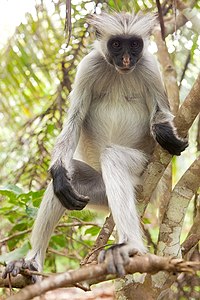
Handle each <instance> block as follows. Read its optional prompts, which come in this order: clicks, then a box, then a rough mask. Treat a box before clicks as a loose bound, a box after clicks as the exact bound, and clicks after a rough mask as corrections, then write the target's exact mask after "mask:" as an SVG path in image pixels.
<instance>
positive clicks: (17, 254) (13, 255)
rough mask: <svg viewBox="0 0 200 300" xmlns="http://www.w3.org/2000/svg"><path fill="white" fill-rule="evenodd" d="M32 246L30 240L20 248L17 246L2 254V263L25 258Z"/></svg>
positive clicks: (0, 259)
mask: <svg viewBox="0 0 200 300" xmlns="http://www.w3.org/2000/svg"><path fill="white" fill-rule="evenodd" d="M30 248H31V246H30V243H29V242H25V243H24V245H23V246H22V247H20V248H17V249H15V250H13V251H11V252H9V253H6V254H3V255H0V263H1V264H3V263H4V262H6V263H8V262H10V261H12V260H18V259H20V258H23V257H24V256H25V255H26V254H27V252H28V250H29V249H30Z"/></svg>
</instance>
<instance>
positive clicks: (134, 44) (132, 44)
mask: <svg viewBox="0 0 200 300" xmlns="http://www.w3.org/2000/svg"><path fill="white" fill-rule="evenodd" d="M139 47H140V42H139V41H136V40H135V41H132V42H131V48H135V49H137V48H139Z"/></svg>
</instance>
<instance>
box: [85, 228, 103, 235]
mask: <svg viewBox="0 0 200 300" xmlns="http://www.w3.org/2000/svg"><path fill="white" fill-rule="evenodd" d="M99 231H100V228H99V227H97V226H92V227H90V228H88V229H86V231H85V234H91V235H92V236H95V235H97V234H98V233H99Z"/></svg>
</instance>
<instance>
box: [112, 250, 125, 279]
mask: <svg viewBox="0 0 200 300" xmlns="http://www.w3.org/2000/svg"><path fill="white" fill-rule="evenodd" d="M123 253H124V251H120V249H119V248H115V249H113V260H114V264H115V269H116V273H117V274H119V275H120V276H124V275H125V269H124V259H123Z"/></svg>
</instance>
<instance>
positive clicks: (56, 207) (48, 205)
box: [2, 182, 65, 281]
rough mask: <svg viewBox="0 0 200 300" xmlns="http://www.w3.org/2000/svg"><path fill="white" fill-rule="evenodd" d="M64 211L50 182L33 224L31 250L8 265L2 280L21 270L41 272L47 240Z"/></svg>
mask: <svg viewBox="0 0 200 300" xmlns="http://www.w3.org/2000/svg"><path fill="white" fill-rule="evenodd" d="M64 211H65V208H64V207H63V206H62V204H61V203H60V202H59V200H58V199H57V198H56V197H55V196H54V192H53V184H52V182H50V184H49V185H48V187H47V189H46V192H45V194H44V197H43V199H42V202H41V205H40V207H39V210H38V214H37V217H36V220H35V223H34V227H33V231H32V235H31V246H32V249H31V250H30V251H29V252H28V254H27V256H26V258H25V260H24V259H21V260H18V261H11V262H10V263H8V264H7V266H6V268H5V270H4V273H3V275H2V277H3V278H6V276H7V274H8V273H10V274H12V275H13V276H16V275H17V274H19V273H20V271H21V269H26V268H28V269H30V270H38V271H42V267H43V263H44V258H45V253H46V249H47V246H48V243H49V239H50V237H51V234H52V232H53V230H54V228H55V226H56V224H57V223H58V221H59V220H60V218H61V216H62V215H63V213H64ZM35 280H36V278H35V277H33V281H35Z"/></svg>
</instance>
